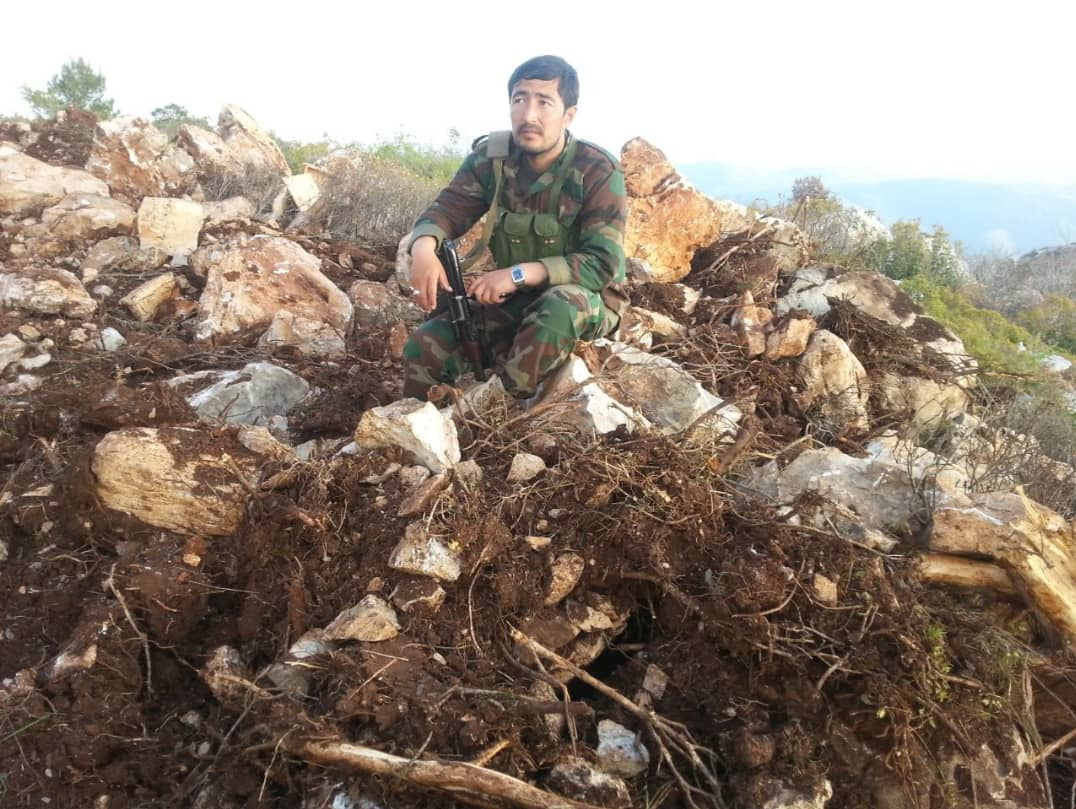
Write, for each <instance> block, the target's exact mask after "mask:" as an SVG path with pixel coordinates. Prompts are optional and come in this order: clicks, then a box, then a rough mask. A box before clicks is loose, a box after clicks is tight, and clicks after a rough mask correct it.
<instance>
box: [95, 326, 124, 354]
mask: <svg viewBox="0 0 1076 809" xmlns="http://www.w3.org/2000/svg"><path fill="white" fill-rule="evenodd" d="M98 341H99V343H100V347H101V349H102V350H104V351H117V350H119V349H121V348H123V347H124V346H125V345H127V339H126V338H125V337H124V336H123V335H122V334H120V333H119V332H118V331H116V330H115V329H114V328H112V327H111V326H106V327H105V328H103V329H101V334H100V335H99V336H98Z"/></svg>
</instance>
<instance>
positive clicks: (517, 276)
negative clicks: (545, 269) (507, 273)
mask: <svg viewBox="0 0 1076 809" xmlns="http://www.w3.org/2000/svg"><path fill="white" fill-rule="evenodd" d="M512 280H513V281H514V282H515V283H516V286H523V281H524V276H523V268H522V267H513V268H512Z"/></svg>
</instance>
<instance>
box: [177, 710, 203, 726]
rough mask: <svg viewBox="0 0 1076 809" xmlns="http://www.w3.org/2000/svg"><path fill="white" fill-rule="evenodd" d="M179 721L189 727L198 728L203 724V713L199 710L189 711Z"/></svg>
mask: <svg viewBox="0 0 1076 809" xmlns="http://www.w3.org/2000/svg"><path fill="white" fill-rule="evenodd" d="M179 721H180V722H181V723H183V724H184V725H186V726H187V727H189V728H196V727H198V726H199V725H200V724H202V715H201V714H200V713H198V711H187V712H186V713H185V714H183V716H181V717H179Z"/></svg>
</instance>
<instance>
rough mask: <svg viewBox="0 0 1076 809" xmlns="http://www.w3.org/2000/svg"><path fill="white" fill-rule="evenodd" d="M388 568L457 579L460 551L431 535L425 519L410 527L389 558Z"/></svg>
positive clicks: (443, 578)
mask: <svg viewBox="0 0 1076 809" xmlns="http://www.w3.org/2000/svg"><path fill="white" fill-rule="evenodd" d="M389 567H391V568H392V569H393V570H400V571H403V572H404V573H413V574H415V575H417V576H431V577H433V578H435V579H440V580H441V581H455V580H456V579H458V578H459V577H460V559H459V554H458V553H456V552H455V551H454V550H452V549H451V548H449V546H448V545H446V544H445V543H444V542H442V541H441V538H440V537H436V536H431V535H429V534H428V533H427V530H426V524H425V521H419V522H413V523H411V524H410V525H409V526H407V528H406V529H405V532H404V538H403V539H402V540H401V541H400V543H399V544H398V545H397V546H396V549H395V550H393V552H392V556H390V557H389Z"/></svg>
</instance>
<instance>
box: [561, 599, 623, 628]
mask: <svg viewBox="0 0 1076 809" xmlns="http://www.w3.org/2000/svg"><path fill="white" fill-rule="evenodd" d="M565 612H566V613H567V615H568V620H569V621H571V622H572V623H573V624H575V626H576V628H577V629H578V630H579V631H580V632H601V631H603V630H606V629H612V628H613V619H612V618H610V617H609V616H608V615H606V614H605V613H604V612H602V611H600V610H596V609H594V608H593V607H588V606H587V605H586V604H580V603H579V602H577V601H569V602H568V603H567V604H565Z"/></svg>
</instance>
